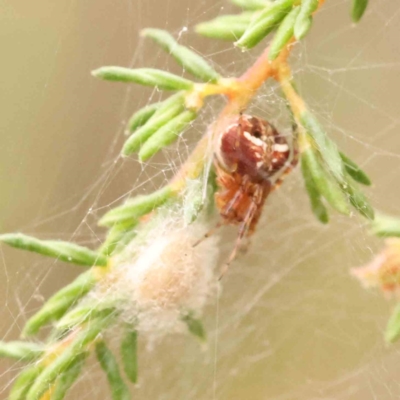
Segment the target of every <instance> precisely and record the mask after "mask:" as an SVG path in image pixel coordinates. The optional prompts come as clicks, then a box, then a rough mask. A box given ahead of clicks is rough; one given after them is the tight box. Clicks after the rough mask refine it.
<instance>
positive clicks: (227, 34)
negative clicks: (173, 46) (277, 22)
mask: <svg viewBox="0 0 400 400" xmlns="http://www.w3.org/2000/svg"><path fill="white" fill-rule="evenodd" d="M253 16H254V13H253V12H244V13H242V14H236V15H221V16H220V17H217V18H214V19H212V20H210V21H207V22H202V23H200V24H198V25H196V26H195V30H196V32H197V33H198V34H200V35H203V36H206V37H208V38H211V39H222V40H229V41H236V40H238V39H239V38H240V37H241V36H242V35H243V34H244V32H245V31H246V29H247V27H248V25H249V23H250V21H251V20H252V18H253Z"/></svg>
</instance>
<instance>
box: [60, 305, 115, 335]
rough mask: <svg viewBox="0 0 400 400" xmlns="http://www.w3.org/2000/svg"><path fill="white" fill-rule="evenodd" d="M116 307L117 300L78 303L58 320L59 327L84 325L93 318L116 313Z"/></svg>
mask: <svg viewBox="0 0 400 400" xmlns="http://www.w3.org/2000/svg"><path fill="white" fill-rule="evenodd" d="M114 307H115V301H113V302H108V303H107V302H95V301H93V302H89V304H83V305H78V306H77V307H75V308H74V309H73V310H71V311H70V312H68V313H67V314H66V315H64V316H63V317H62V319H61V320H60V321H58V323H57V329H59V330H61V331H63V330H67V329H72V328H74V327H76V326H78V325H82V324H84V323H86V322H89V321H90V320H92V319H98V318H103V319H104V318H106V317H108V316H110V315H112V314H115V313H116V310H115V308H114Z"/></svg>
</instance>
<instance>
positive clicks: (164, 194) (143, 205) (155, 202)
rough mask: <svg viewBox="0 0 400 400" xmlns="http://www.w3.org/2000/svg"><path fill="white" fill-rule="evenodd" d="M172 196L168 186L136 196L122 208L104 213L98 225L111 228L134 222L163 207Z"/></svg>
mask: <svg viewBox="0 0 400 400" xmlns="http://www.w3.org/2000/svg"><path fill="white" fill-rule="evenodd" d="M172 196H173V191H172V189H171V188H170V187H169V186H165V187H164V188H162V189H160V190H157V191H155V192H153V193H151V194H148V195H144V196H137V197H135V198H134V199H131V200H128V201H127V202H126V203H125V204H123V205H122V206H119V207H116V208H114V209H112V210H110V211H109V212H108V213H106V214H105V215H104V216H103V218H101V219H100V221H99V225H104V226H112V225H114V224H117V223H121V222H124V221H127V220H128V221H129V220H133V221H136V220H138V219H139V218H140V217H142V216H143V215H146V214H148V213H149V212H151V211H152V210H154V209H155V208H157V207H160V206H161V205H163V204H164V203H165V202H166V201H167V200H169V199H170V198H171V197H172Z"/></svg>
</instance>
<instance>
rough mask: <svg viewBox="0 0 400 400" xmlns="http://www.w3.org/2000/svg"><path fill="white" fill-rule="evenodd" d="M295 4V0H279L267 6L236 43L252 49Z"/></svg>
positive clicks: (242, 47)
mask: <svg viewBox="0 0 400 400" xmlns="http://www.w3.org/2000/svg"><path fill="white" fill-rule="evenodd" d="M292 6H293V0H277V1H275V2H273V3H272V4H271V5H270V6H267V7H265V9H264V10H262V11H261V12H260V14H259V15H258V16H257V17H256V18H254V19H253V21H252V22H251V23H250V25H249V27H248V28H247V29H246V32H245V33H244V34H243V36H242V37H241V38H240V39H239V40H238V41H237V42H236V43H235V45H236V46H238V47H240V48H241V49H243V50H247V49H251V48H252V47H254V46H256V45H257V44H258V43H259V42H260V41H261V40H263V39H264V38H265V37H266V36H267V35H268V34H269V33H270V32H271V31H272V30H273V29H274V28H276V27H277V25H278V24H279V23H280V22H281V21H282V19H283V18H285V16H286V15H287V14H288V12H289V11H290V9H291V8H292Z"/></svg>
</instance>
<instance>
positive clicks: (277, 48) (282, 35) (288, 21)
mask: <svg viewBox="0 0 400 400" xmlns="http://www.w3.org/2000/svg"><path fill="white" fill-rule="evenodd" d="M299 12H300V7H294V8H293V10H292V11H290V13H289V14H288V15H287V16H286V17H285V19H284V20H283V21H282V23H281V24H280V26H279V28H278V30H277V31H276V34H275V36H274V38H273V39H272V43H271V45H270V47H269V53H268V58H269V59H270V60H271V61H273V60H275V59H276V57H278V56H279V53H280V52H281V50H282V49H283V48H284V47H285V45H286V44H287V43H288V42H289V40H290V39H291V38H292V36H293V28H294V23H295V22H296V18H297V16H298V14H299Z"/></svg>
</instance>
